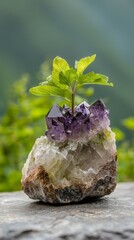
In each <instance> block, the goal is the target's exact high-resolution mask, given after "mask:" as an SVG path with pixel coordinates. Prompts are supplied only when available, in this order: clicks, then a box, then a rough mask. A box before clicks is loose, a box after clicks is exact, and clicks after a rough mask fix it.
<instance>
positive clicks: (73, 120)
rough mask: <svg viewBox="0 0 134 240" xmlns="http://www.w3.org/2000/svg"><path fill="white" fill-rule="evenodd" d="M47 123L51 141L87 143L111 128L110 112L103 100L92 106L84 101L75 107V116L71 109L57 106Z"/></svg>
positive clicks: (52, 109) (47, 133)
mask: <svg viewBox="0 0 134 240" xmlns="http://www.w3.org/2000/svg"><path fill="white" fill-rule="evenodd" d="M46 123H47V128H48V130H47V131H46V135H47V137H48V139H49V140H50V141H56V142H65V141H67V140H73V141H75V140H78V139H79V141H80V140H81V141H86V140H87V139H90V138H91V137H93V136H94V135H95V134H97V133H98V132H99V131H101V130H102V129H104V128H106V127H108V126H109V119H108V110H107V109H106V107H105V105H104V103H103V101H102V100H97V101H96V102H95V103H93V104H92V105H89V104H88V103H87V102H85V101H84V102H82V103H81V104H79V105H78V106H76V107H75V109H74V116H73V115H72V113H71V109H70V108H69V107H67V106H66V105H64V106H63V108H61V107H60V106H58V105H56V104H55V105H54V106H53V107H52V108H51V110H50V111H49V113H48V114H47V116H46Z"/></svg>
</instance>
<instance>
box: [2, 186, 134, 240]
mask: <svg viewBox="0 0 134 240" xmlns="http://www.w3.org/2000/svg"><path fill="white" fill-rule="evenodd" d="M15 239H16V240H26V239H28V240H44V239H45V240H65V239H66V240H88V239H91V240H93V239H94V240H123V239H127V240H133V239H134V183H120V184H118V185H117V187H116V189H115V191H114V192H113V193H112V194H111V195H110V196H106V197H104V198H102V199H98V200H96V201H87V200H86V201H83V202H82V203H75V204H69V205H60V206H54V205H50V204H44V203H41V202H38V201H33V200H31V199H29V198H28V197H27V196H26V195H25V194H24V193H23V192H13V193H1V194H0V240H15Z"/></svg>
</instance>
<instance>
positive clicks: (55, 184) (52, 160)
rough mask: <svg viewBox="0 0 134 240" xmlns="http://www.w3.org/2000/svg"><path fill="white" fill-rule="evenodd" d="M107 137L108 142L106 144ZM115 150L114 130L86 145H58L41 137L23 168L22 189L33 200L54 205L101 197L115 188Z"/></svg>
mask: <svg viewBox="0 0 134 240" xmlns="http://www.w3.org/2000/svg"><path fill="white" fill-rule="evenodd" d="M107 135H108V139H107V140H106V138H107ZM116 165H117V163H116V146H115V140H114V138H113V133H112V132H111V130H110V129H109V130H107V131H106V133H105V134H104V132H103V141H102V136H101V143H100V135H99V136H96V137H95V138H94V139H92V141H89V142H88V143H86V144H80V143H77V142H68V143H66V144H65V145H63V144H60V145H57V144H55V143H51V142H49V141H48V139H47V137H45V136H42V137H40V138H39V139H37V140H36V143H35V145H34V146H33V149H32V151H31V153H30V154H29V156H28V159H27V161H26V163H25V165H24V168H23V177H22V186H23V190H24V192H25V193H26V194H27V195H28V196H29V197H30V198H33V199H40V200H42V201H44V202H51V203H69V202H76V201H81V200H83V199H84V198H85V197H102V196H104V195H107V194H109V193H111V192H112V191H113V190H114V188H115V186H116Z"/></svg>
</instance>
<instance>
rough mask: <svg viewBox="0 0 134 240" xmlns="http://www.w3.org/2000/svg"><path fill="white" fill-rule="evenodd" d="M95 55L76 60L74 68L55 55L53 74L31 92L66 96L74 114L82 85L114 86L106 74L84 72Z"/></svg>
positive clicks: (39, 94) (42, 94)
mask: <svg viewBox="0 0 134 240" xmlns="http://www.w3.org/2000/svg"><path fill="white" fill-rule="evenodd" d="M95 57H96V55H92V56H89V57H85V58H82V59H80V60H79V61H76V62H75V67H74V68H71V67H70V66H69V64H68V62H67V61H66V60H65V59H62V58H60V57H55V58H54V60H53V70H52V75H49V76H48V77H47V78H46V79H45V81H44V82H42V83H41V84H40V86H36V87H33V88H31V89H30V92H31V93H32V94H34V95H37V96H46V95H51V96H60V97H63V98H65V99H66V100H67V101H69V102H71V108H72V114H74V105H75V95H76V93H77V90H79V89H80V88H81V87H82V86H84V85H89V84H99V85H108V86H113V83H109V82H108V77H107V76H105V75H102V74H100V73H94V72H89V73H86V74H83V72H84V71H85V69H86V68H87V67H88V66H89V65H90V64H91V63H92V62H93V61H94V60H95Z"/></svg>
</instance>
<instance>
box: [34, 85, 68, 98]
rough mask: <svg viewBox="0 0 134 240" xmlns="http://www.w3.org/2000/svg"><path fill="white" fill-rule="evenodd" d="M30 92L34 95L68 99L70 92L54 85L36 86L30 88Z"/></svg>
mask: <svg viewBox="0 0 134 240" xmlns="http://www.w3.org/2000/svg"><path fill="white" fill-rule="evenodd" d="M30 93H32V94H34V95H36V96H49V95H50V96H60V97H64V98H66V99H67V100H69V101H70V92H69V91H68V90H63V89H60V88H58V87H55V86H47V85H46V86H37V87H33V88H30Z"/></svg>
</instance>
